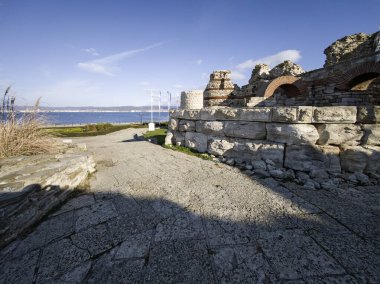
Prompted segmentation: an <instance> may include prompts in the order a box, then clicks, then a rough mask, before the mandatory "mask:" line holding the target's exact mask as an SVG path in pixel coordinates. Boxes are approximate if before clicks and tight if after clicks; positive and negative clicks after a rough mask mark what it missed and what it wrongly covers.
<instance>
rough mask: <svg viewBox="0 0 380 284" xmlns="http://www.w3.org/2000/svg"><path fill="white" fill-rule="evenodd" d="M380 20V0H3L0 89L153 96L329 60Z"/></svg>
mask: <svg viewBox="0 0 380 284" xmlns="http://www.w3.org/2000/svg"><path fill="white" fill-rule="evenodd" d="M379 27H380V0H362V1H357V0H356V1H355V0H334V1H332V0H320V1H307V0H292V1H290V0H289V1H283V0H272V1H263V0H261V1H255V0H250V1H249V0H234V1H231V0H230V1H225V0H220V1H211V0H203V1H202V0H192V1H184V0H176V1H175V0H155V1H154V0H150V1H143V0H140V1H137V0H136V1H129V0H124V1H123V0H112V1H106V0H102V1H101V0H0V38H1V44H0V92H1V93H2V92H3V90H4V89H5V88H6V87H7V86H8V85H10V84H11V85H12V90H13V94H14V95H16V97H17V101H18V104H20V105H30V104H33V102H34V101H35V100H36V99H37V98H38V97H40V96H41V97H42V105H46V106H117V105H147V104H149V96H148V95H147V91H145V90H146V89H149V88H153V89H155V90H162V92H163V93H166V91H171V92H172V93H173V94H174V93H176V94H178V93H179V92H180V91H182V90H188V89H199V88H204V86H205V84H206V83H207V81H208V77H209V74H210V73H211V72H212V71H213V70H218V69H230V70H233V72H234V76H233V78H234V82H236V83H238V84H239V85H244V84H246V83H247V82H248V80H249V77H250V73H251V70H252V66H253V65H254V64H255V63H257V62H261V61H264V62H267V63H270V65H272V67H273V65H275V64H278V63H280V62H281V61H283V60H284V59H291V60H293V61H295V62H297V63H298V64H300V65H301V66H302V67H303V68H304V69H305V70H312V69H316V68H320V67H322V65H323V63H324V59H325V57H324V54H323V50H324V49H325V48H326V47H327V46H328V45H329V44H331V43H332V42H333V41H335V40H336V39H338V38H341V37H343V36H345V35H348V34H353V33H358V32H366V33H373V32H376V31H378V30H379Z"/></svg>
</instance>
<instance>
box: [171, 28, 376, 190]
mask: <svg viewBox="0 0 380 284" xmlns="http://www.w3.org/2000/svg"><path fill="white" fill-rule="evenodd" d="M325 54H326V63H325V65H324V67H323V68H321V69H317V70H312V71H309V72H305V71H304V70H303V69H302V67H301V66H299V65H297V64H295V63H292V62H290V61H285V62H283V63H281V64H279V65H277V66H275V67H273V68H272V69H270V68H269V66H268V65H265V64H259V65H256V67H255V68H254V69H253V71H252V76H251V78H250V80H249V83H248V84H247V85H245V86H242V87H238V86H237V85H234V84H233V82H232V81H231V78H230V71H227V70H222V71H214V72H213V73H212V74H211V75H210V82H209V83H208V85H207V87H206V89H205V91H204V93H203V99H204V108H202V109H200V110H199V109H198V110H195V109H191V108H183V109H180V110H175V111H172V112H171V114H170V117H171V118H170V122H169V134H168V136H167V139H166V141H167V143H173V144H176V145H184V146H186V147H189V148H192V149H194V150H196V151H198V152H202V153H204V152H207V153H209V154H212V155H215V156H216V157H219V159H220V160H222V161H225V162H228V163H229V164H237V165H240V166H241V165H245V166H246V168H247V169H253V170H254V172H255V173H257V174H261V175H263V176H272V177H275V178H287V177H293V178H294V176H297V177H298V178H299V179H300V180H302V175H303V173H306V174H307V175H309V176H311V177H315V178H317V180H318V178H319V180H318V182H315V183H312V184H308V186H310V187H312V188H314V187H320V186H333V183H334V179H333V177H336V176H342V174H343V175H346V176H347V177H348V178H349V179H350V180H351V181H353V182H357V183H367V182H368V176H369V177H372V178H374V179H378V178H379V177H380V125H379V121H380V32H377V33H374V34H372V35H366V34H363V33H360V34H356V35H351V36H347V37H344V38H342V39H340V40H338V41H336V42H334V43H333V44H331V45H330V46H329V47H328V48H326V50H325ZM329 177H330V179H329Z"/></svg>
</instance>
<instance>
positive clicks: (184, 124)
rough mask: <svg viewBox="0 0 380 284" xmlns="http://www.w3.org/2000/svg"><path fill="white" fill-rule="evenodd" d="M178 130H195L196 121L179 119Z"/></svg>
mask: <svg viewBox="0 0 380 284" xmlns="http://www.w3.org/2000/svg"><path fill="white" fill-rule="evenodd" d="M178 130H179V131H183V132H194V131H195V121H193V120H184V119H181V120H180V121H179V126H178Z"/></svg>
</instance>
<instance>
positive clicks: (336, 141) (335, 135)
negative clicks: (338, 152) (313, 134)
mask: <svg viewBox="0 0 380 284" xmlns="http://www.w3.org/2000/svg"><path fill="white" fill-rule="evenodd" d="M317 129H318V133H319V139H318V142H317V144H319V145H352V146H353V145H359V144H360V140H361V139H362V137H363V131H362V130H361V127H360V126H359V125H355V124H321V125H318V126H317Z"/></svg>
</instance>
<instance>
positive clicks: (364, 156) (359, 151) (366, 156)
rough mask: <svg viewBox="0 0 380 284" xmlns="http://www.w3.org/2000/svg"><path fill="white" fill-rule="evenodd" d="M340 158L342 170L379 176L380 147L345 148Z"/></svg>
mask: <svg viewBox="0 0 380 284" xmlns="http://www.w3.org/2000/svg"><path fill="white" fill-rule="evenodd" d="M340 157H341V162H342V169H343V170H346V171H349V172H365V173H375V174H380V147H377V146H367V147H361V146H352V147H350V146H346V147H343V148H342V152H341V154H340Z"/></svg>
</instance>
